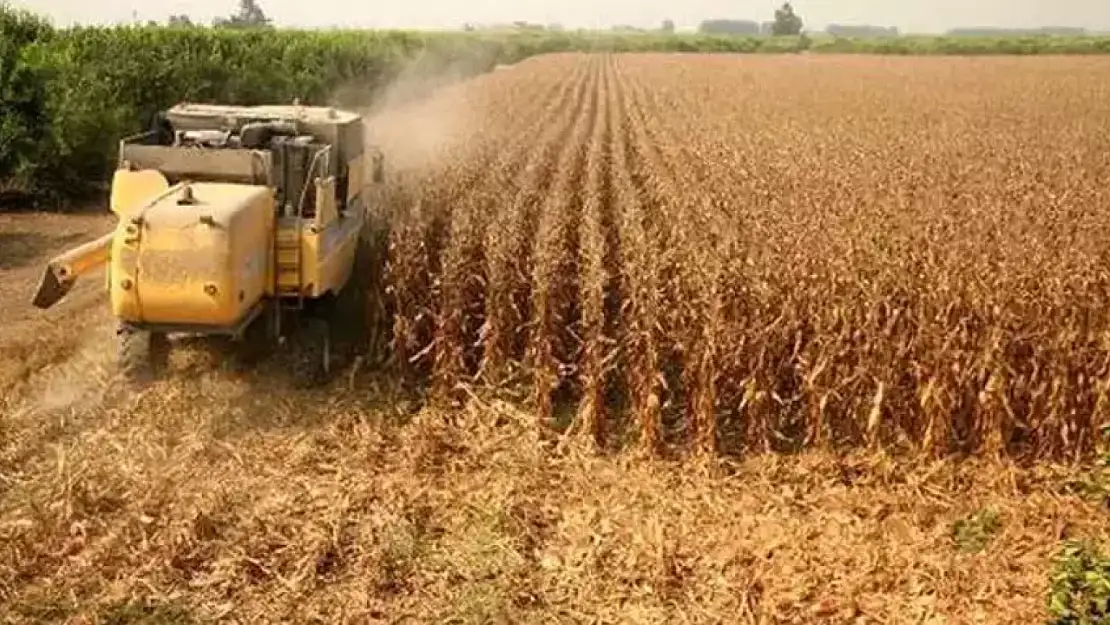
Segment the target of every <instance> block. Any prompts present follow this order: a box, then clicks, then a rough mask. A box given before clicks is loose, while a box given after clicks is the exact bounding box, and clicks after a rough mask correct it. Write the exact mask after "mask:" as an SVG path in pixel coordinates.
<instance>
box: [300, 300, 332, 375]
mask: <svg viewBox="0 0 1110 625" xmlns="http://www.w3.org/2000/svg"><path fill="white" fill-rule="evenodd" d="M293 342H294V347H295V349H294V365H293V377H294V383H295V384H296V385H297V386H298V387H299V388H315V387H318V386H321V385H323V384H325V383H326V382H327V381H328V378H329V376H330V375H331V370H332V365H333V355H332V341H331V328H330V327H329V325H328V323H327V321H325V320H324V319H320V318H318V317H309V318H307V319H304V320H303V322H302V323H301V326H300V327H299V328H297V330H296V331H295V333H294V335H293Z"/></svg>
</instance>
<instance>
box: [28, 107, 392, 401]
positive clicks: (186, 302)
mask: <svg viewBox="0 0 1110 625" xmlns="http://www.w3.org/2000/svg"><path fill="white" fill-rule="evenodd" d="M363 136H364V134H363V123H362V119H361V117H360V116H359V115H357V114H354V113H351V112H346V111H339V110H335V109H331V108H322V107H306V106H300V105H298V104H296V103H294V104H293V105H292V106H260V107H236V106H216V105H197V104H179V105H177V106H175V107H173V108H171V109H169V110H168V111H165V112H163V113H162V114H161V115H160V116H159V119H158V122H157V125H156V127H155V128H154V129H153V130H151V131H150V132H147V133H145V134H142V135H138V136H136V137H131V138H127V139H124V140H123V141H121V142H120V150H119V166H118V168H117V170H116V172H115V174H114V177H113V180H112V189H111V200H110V207H111V210H112V212H113V213H115V214H116V215H117V216H118V217H119V223H118V225H117V227H116V229H115V230H114V231H113V232H110V233H108V234H106V235H104V236H103V237H101V238H99V239H96V240H95V241H91V242H89V243H85V244H84V245H81V246H79V247H77V248H75V249H73V250H70V251H68V252H65V253H63V254H61V255H59V256H58V257H56V258H54V259H53V260H51V261H50V263H49V264H48V266H47V268H46V272H45V275H44V276H43V279H42V282H41V283H40V285H39V288H38V291H37V293H36V294H35V296H34V300H33V304H34V305H35V306H37V307H39V308H43V309H45V308H49V307H51V306H53V305H54V304H56V303H58V302H59V301H60V300H62V298H64V297H65V295H66V294H67V293H68V292H69V291H70V290H71V289H72V288H73V285H74V284H75V282H76V280H77V279H78V278H79V277H80V276H82V275H84V274H87V273H89V272H91V271H93V270H96V269H98V268H100V267H101V266H104V265H107V271H106V274H107V276H106V277H107V289H108V293H109V299H110V302H111V310H112V314H113V316H114V317H115V318H116V320H117V326H118V329H117V335H118V346H119V366H120V369H121V372H122V373H123V374H124V375H125V376H126V377H127V378H128V379H131V380H137V379H140V378H146V377H149V375H150V374H151V373H153V368H154V365H155V361H156V360H158V359H159V357H160V356H163V355H165V354H167V353H168V349H169V345H170V342H169V337H170V336H171V335H177V334H187V335H193V336H224V337H231V338H232V339H233V340H235V341H237V342H240V343H241V342H247V343H253V342H254V341H255V340H262V341H265V342H266V343H267V344H279V343H280V344H283V343H286V339H290V338H291V339H292V340H290V341H289V342H290V343H291V344H292V345H293V346H294V348H295V351H296V353H297V360H296V363H297V364H296V365H295V367H294V368H295V373H296V378H297V381H298V382H299V383H302V384H304V385H313V384H317V383H320V382H322V381H325V380H326V379H327V377H328V374H329V373H330V371H331V369H332V368H333V367H332V364H333V349H332V345H333V336H334V330H335V328H334V326H335V321H336V319H337V317H336V315H340V314H342V312H343V310H344V305H345V303H347V302H352V301H357V300H356V299H355V298H358V297H360V294H359V293H358V292H357V289H356V288H355V283H356V282H357V281H356V280H352V275H354V267H355V265H356V262H357V259H358V258H361V253H362V248H363V245H364V243H363V241H364V238H363V237H362V234H363V227H364V225H365V224H366V222H367V218H368V212H367V211H368V208H369V207H368V205H367V204H368V195H369V194H368V193H367V189H368V188H369V187H370V185H369V184H367V180H366V175H367V173H369V174H370V182H371V183H374V184H380V183H381V182H382V177H383V171H382V163H383V160H382V155H381V153H380V152H378V151H377V150H373V149H371V148H368V147H365V146H364V145H363ZM360 321H361V320H360Z"/></svg>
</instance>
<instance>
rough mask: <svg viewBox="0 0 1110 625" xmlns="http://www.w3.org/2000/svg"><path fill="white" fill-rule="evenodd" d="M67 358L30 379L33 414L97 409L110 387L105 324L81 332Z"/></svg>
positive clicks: (111, 350) (110, 341)
mask: <svg viewBox="0 0 1110 625" xmlns="http://www.w3.org/2000/svg"><path fill="white" fill-rule="evenodd" d="M74 343H75V345H76V348H75V349H74V351H73V352H72V354H71V355H69V356H68V357H66V358H64V359H62V360H59V361H57V362H55V363H52V364H50V365H48V366H47V367H44V368H43V369H42V370H40V371H39V372H38V373H37V374H35V375H34V376H33V377H31V378H30V380H29V383H30V388H29V391H30V392H29V393H28V394H27V395H28V398H29V399H31V400H32V401H33V403H32V405H31V410H32V411H33V412H35V413H49V412H55V411H59V410H74V409H78V410H84V409H92V408H96V407H98V406H100V405H101V404H102V403H103V401H104V400H105V398H106V397H107V394H108V392H109V390H110V388H111V386H112V384H111V383H112V371H113V370H114V366H115V360H114V357H115V353H116V352H115V343H114V333H113V332H112V327H111V325H110V324H108V323H107V322H105V323H103V324H95V325H93V326H91V327H89V328H86V329H84V331H83V332H82V333H81V335H80V336H79V337H76V339H75V341H74Z"/></svg>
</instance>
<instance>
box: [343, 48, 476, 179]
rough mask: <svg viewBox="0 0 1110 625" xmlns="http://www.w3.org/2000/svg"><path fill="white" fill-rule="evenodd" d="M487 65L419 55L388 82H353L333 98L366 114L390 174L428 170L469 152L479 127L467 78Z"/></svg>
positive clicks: (369, 137) (371, 139) (372, 141)
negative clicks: (369, 83)
mask: <svg viewBox="0 0 1110 625" xmlns="http://www.w3.org/2000/svg"><path fill="white" fill-rule="evenodd" d="M485 69H488V68H486V67H482V66H481V65H480V63H479V62H478V61H471V62H467V61H446V62H437V61H434V60H429V59H428V58H426V57H417V58H415V59H413V60H412V61H410V62H408V63H407V64H405V65H404V66H403V67H402V68H401V70H400V71H399V72H397V75H396V76H395V78H394V79H393V80H391V81H389V82H388V83H386V84H385V85H381V86H377V87H368V86H364V85H347V86H345V87H343V88H342V89H340V90H339V91H337V92H336V93H335V95H334V96H333V99H334V100H336V101H337V102H339V103H340V105H346V106H351V107H353V108H355V109H356V110H358V111H359V112H360V113H361V114H362V115H363V118H364V120H365V125H366V136H365V140H366V144H367V145H368V146H372V147H374V148H377V149H379V150H381V151H382V153H383V154H384V156H385V164H386V171H387V172H388V173H389V174H391V175H402V176H404V175H408V174H414V175H426V174H428V173H431V172H435V171H437V170H439V169H441V168H443V167H445V166H447V165H449V164H450V162H451V160H453V159H458V158H460V157H462V156H463V154H461V153H460V150H465V148H466V146H467V145H468V143H469V142H468V139H469V137H470V136H472V135H473V134H474V132H475V130H476V128H475V124H474V123H473V121H474V117H475V114H476V110H475V103H474V101H473V99H472V98H473V95H472V94H471V93H470V91H469V90H468V89H466V85H465V81H466V80H467V79H469V78H472V77H474V76H476V75H481V74H483V73H485V72H484V70H485ZM344 103H347V104H344Z"/></svg>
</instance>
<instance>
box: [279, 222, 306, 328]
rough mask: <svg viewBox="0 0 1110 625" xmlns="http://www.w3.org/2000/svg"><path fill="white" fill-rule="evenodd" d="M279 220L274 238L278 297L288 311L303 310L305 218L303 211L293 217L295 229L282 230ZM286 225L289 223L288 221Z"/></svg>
mask: <svg viewBox="0 0 1110 625" xmlns="http://www.w3.org/2000/svg"><path fill="white" fill-rule="evenodd" d="M280 221H284V220H279V225H278V232H277V233H276V236H275V237H274V239H275V241H276V250H275V254H274V261H275V264H276V269H277V271H276V276H275V277H276V282H277V289H276V290H277V295H278V300H279V301H280V303H281V305H282V306H283V307H284V308H286V309H291V310H301V309H303V308H304V299H305V297H304V289H302V288H301V285H302V284H303V283H304V263H303V262H302V260H303V259H302V257H301V233H302V231H303V229H304V217H303V215H301V211H300V210H298V211H297V214H296V215H295V216H294V217H293V220H292V221H293V228H292V229H286V228H281V226H280ZM285 223H288V221H286V222H285Z"/></svg>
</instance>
